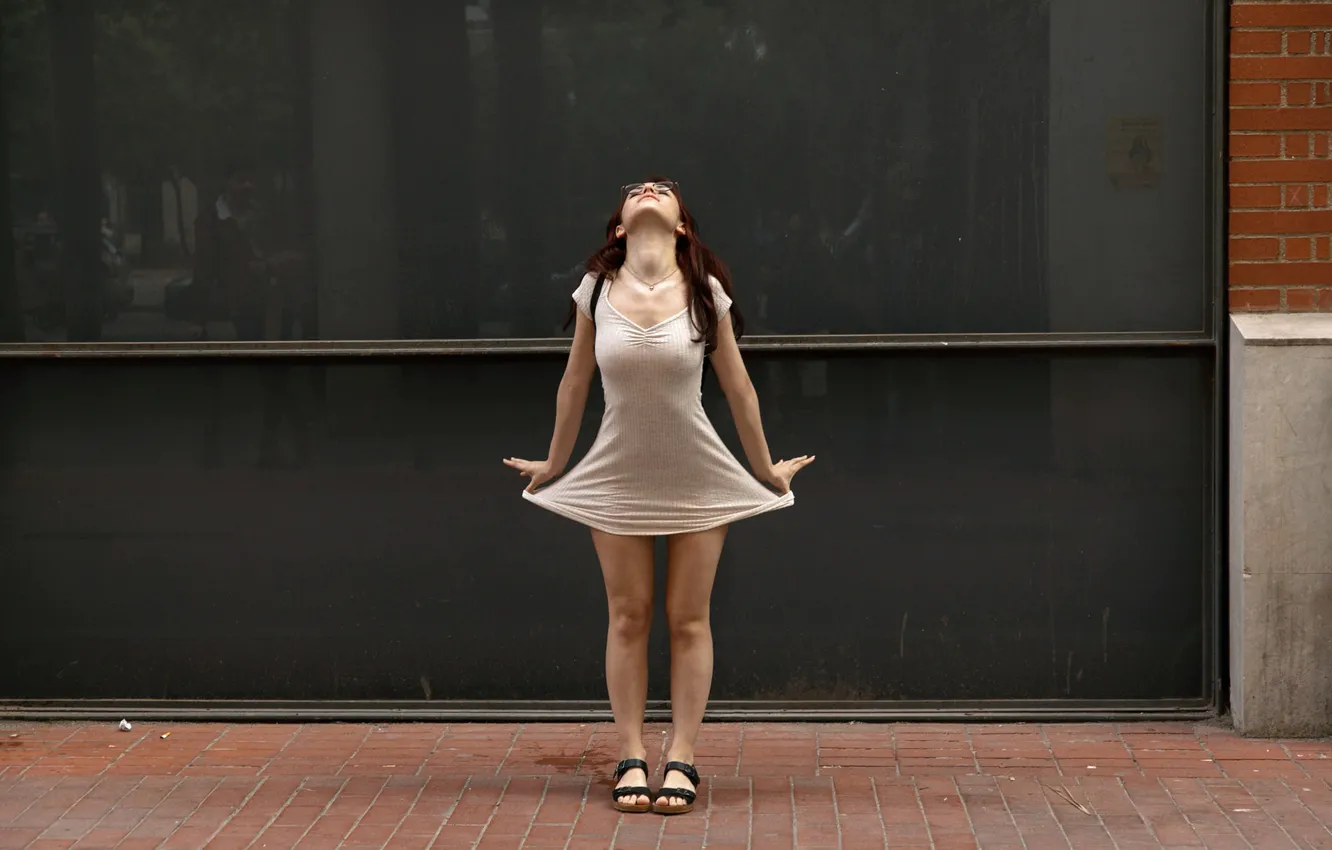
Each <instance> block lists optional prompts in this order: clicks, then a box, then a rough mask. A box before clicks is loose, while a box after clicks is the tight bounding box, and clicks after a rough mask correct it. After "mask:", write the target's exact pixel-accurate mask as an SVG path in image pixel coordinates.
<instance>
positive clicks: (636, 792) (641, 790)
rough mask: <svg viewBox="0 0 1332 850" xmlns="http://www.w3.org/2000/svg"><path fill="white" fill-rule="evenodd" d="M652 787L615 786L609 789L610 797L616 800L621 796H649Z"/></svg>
mask: <svg viewBox="0 0 1332 850" xmlns="http://www.w3.org/2000/svg"><path fill="white" fill-rule="evenodd" d="M651 796H652V789H651V788H648V787H647V786H646V785H626V786H624V787H623V788H616V789H614V790H613V791H611V799H612V800H618V799H620V798H621V797H651Z"/></svg>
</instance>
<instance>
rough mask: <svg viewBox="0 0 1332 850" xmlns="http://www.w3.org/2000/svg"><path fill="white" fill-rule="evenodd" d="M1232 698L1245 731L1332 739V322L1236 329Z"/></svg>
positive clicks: (1238, 323) (1268, 321) (1268, 322)
mask: <svg viewBox="0 0 1332 850" xmlns="http://www.w3.org/2000/svg"><path fill="white" fill-rule="evenodd" d="M1230 346H1231V347H1230V569H1229V572H1230V695H1231V696H1230V699H1231V713H1232V714H1233V715H1234V721H1235V728H1236V729H1237V730H1239V731H1240V732H1241V733H1242V734H1245V735H1256V736H1263V737H1275V736H1281V737H1286V736H1323V735H1329V734H1332V315H1294V316H1292V315H1262V316H1259V315H1235V316H1232V317H1231V326H1230Z"/></svg>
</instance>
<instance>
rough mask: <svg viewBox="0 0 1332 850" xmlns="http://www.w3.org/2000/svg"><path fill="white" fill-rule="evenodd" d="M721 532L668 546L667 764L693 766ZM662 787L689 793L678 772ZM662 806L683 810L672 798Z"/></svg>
mask: <svg viewBox="0 0 1332 850" xmlns="http://www.w3.org/2000/svg"><path fill="white" fill-rule="evenodd" d="M725 542H726V527H725V526H723V527H721V528H714V529H711V530H709V531H702V532H699V533H698V534H680V535H676V536H675V537H672V538H671V539H670V541H669V552H670V565H669V573H668V574H667V583H666V619H667V621H668V622H669V623H670V627H671V731H672V735H671V746H670V750H669V751H668V753H667V760H668V761H682V762H686V763H687V764H693V763H694V744H695V743H696V742H697V741H698V727H699V726H700V725H701V724H702V723H703V711H704V709H706V708H707V705H708V692H709V691H710V690H711V689H712V622H711V619H710V617H709V609H710V607H711V604H712V582H713V579H715V578H716V576H717V562H718V561H719V560H721V553H722V544H723V543H725ZM662 784H663V787H669V788H692V787H693V783H691V782H690V781H689V780H688V779H686V778H685V776H684V774H682V773H680V772H678V771H671V772H670V773H668V774H666V777H665V779H664V781H663V783H662ZM664 802H666V803H668V804H670V805H682V804H683V803H684V802H685V801H684V800H681V799H680V798H678V797H672V798H670V799H668V800H665V801H664Z"/></svg>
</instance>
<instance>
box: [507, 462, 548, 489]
mask: <svg viewBox="0 0 1332 850" xmlns="http://www.w3.org/2000/svg"><path fill="white" fill-rule="evenodd" d="M504 465H505V466H507V467H509V468H510V469H516V470H518V474H519V475H521V476H523V477H524V478H530V479H532V480H531V482H530V483H529V484H528V485H527V492H529V493H531V492H533V491H535V490H536V489H537V488H538V487H540V486H541V485H542V484H545V483H546V482H547V481H549V480H550V479H552V478H554V477H555V476H556V475H559V470H557V469H555V468H554V467H552V466H551V465H550V461H547V460H523V459H522V458H519V457H506V458H505V459H504Z"/></svg>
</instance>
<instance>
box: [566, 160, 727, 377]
mask: <svg viewBox="0 0 1332 850" xmlns="http://www.w3.org/2000/svg"><path fill="white" fill-rule="evenodd" d="M666 179H668V178H665V177H650V178H648V182H650V183H658V182H662V181H664V180H666ZM675 199H676V200H677V201H678V202H679V203H680V220H681V221H682V222H683V223H684V233H683V234H677V235H676V237H675V262H676V264H677V265H678V266H679V267H680V272H681V274H683V276H684V279H685V285H686V286H688V287H689V318H690V321H691V322H692V323H693V325H694V329H695V330H697V331H698V340H701V341H702V342H703V351H704V353H706V354H711V353H712V351H713V349H715V348H716V347H717V304H716V302H715V301H714V300H713V297H712V286H711V285H710V284H709V283H708V277H709V276H712V277H715V278H716V279H717V280H718V281H719V282H720V283H721V287H722V290H723V291H724V292H725V293H726V294H727V296H729V297H730V298H731V299H732V301H734V299H735V294H734V292H733V291H732V289H731V270H730V269H729V268H727V266H726V263H724V262H723V261H722V259H721V258H720V257H718V256H717V255H716V254H714V253H713V252H712V249H711V248H709V247H708V246H707V245H705V244H703V240H702V239H700V238H699V235H698V220H697V219H695V218H694V216H693V214H692V213H690V212H689V210H688V208H686V207H685V203H684V198H682V197H681V196H680V190H679V188H678V187H677V188H676V189H675ZM627 200H628V198H627V197H621V198H620V205H619V206H618V207H616V208H615V214H614V215H612V216H611V217H610V221H608V222H607V223H606V244H605V245H602V246H601V247H600V248H598V249H597V250H596V251H594V252H593V253H592V256H590V257H588V258H587V260H585V261H584V262H583V266H584V268H586V269H587V273H588V274H590V275H593V276H594V277H595V276H604V277H605V278H606V279H607V280H609V279H610V278H611V277H613V276H614V275H615V273H616V272H617V271H619V269H620V266H623V265H624V257H625V239H624V238H623V237H617V236H616V235H615V229H616V228H617V227H619V226H620V224H621V223H622V222H623V216H624V204H625V201H627ZM602 297H605V296H604V294H603V296H602ZM575 309H576V308H575V307H574V305H573V304H570V305H569V318H568V319H567V320H566V321H565V323H564V326H565V328H568V327H569V326H570V325H571V324H573V321H574V318H575V312H574V311H575ZM730 316H731V327H732V328H733V329H734V331H735V338H736V339H739V338H740V337H741V336H742V335H743V334H744V332H745V321H744V317H742V316H741V315H740V311H739V310H738V309H736V306H735V305H734V304H732V305H731V310H730Z"/></svg>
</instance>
